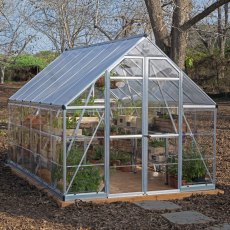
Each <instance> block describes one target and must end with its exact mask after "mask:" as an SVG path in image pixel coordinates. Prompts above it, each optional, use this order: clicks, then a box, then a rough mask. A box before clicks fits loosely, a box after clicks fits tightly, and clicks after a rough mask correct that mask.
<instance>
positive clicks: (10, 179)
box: [0, 106, 230, 230]
mask: <svg viewBox="0 0 230 230" xmlns="http://www.w3.org/2000/svg"><path fill="white" fill-rule="evenodd" d="M4 113H5V112H4ZM218 113H219V117H220V119H219V120H218V125H217V181H218V183H219V184H221V186H220V188H221V189H223V190H224V191H225V194H223V195H215V196H208V195H206V196H194V197H190V198H185V199H184V200H176V201H174V202H175V203H177V204H179V205H180V206H182V210H196V211H199V212H201V213H202V214H204V215H207V216H209V217H212V218H214V219H215V222H214V223H210V224H200V225H195V226H194V225H182V226H180V225H175V224H172V223H170V222H168V221H167V220H165V219H164V218H163V217H162V216H161V214H162V213H163V212H164V211H150V210H144V209H142V208H141V207H138V206H136V205H134V204H132V203H127V202H115V203H111V204H94V203H86V202H82V201H80V200H76V202H75V204H74V205H71V206H69V207H67V208H63V209H61V208H59V207H57V205H56V203H54V202H53V201H52V200H51V199H49V198H48V197H47V196H46V194H45V193H44V192H43V191H42V190H38V189H36V188H35V187H34V186H31V185H29V184H28V183H27V182H25V181H23V180H22V179H20V178H18V177H16V176H15V175H13V174H12V173H11V170H10V168H9V167H7V166H5V165H4V161H5V158H6V149H7V134H6V130H0V230H2V229H4V230H11V229H17V230H21V229H23V230H26V229H44V230H45V229H47V230H48V229H50V230H51V229H52V230H53V229H60V230H62V229H65V230H68V229H159V230H161V229H183V230H186V229H205V228H206V227H207V226H209V225H210V226H211V225H214V224H219V223H226V222H227V223H230V172H229V170H230V167H229V166H230V153H229V149H230V124H229V120H228V119H225V117H228V116H230V106H224V107H221V108H220V109H219V112H218ZM221 117H222V118H221ZM227 185H229V186H227Z"/></svg>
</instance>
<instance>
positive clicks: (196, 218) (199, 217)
mask: <svg viewBox="0 0 230 230" xmlns="http://www.w3.org/2000/svg"><path fill="white" fill-rule="evenodd" d="M162 216H163V217H165V218H166V219H168V220H169V221H170V222H172V223H174V224H205V223H208V222H210V221H214V219H212V218H209V217H207V216H205V215H203V214H201V213H199V212H195V211H183V212H172V213H165V214H162Z"/></svg>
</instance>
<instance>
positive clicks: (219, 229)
mask: <svg viewBox="0 0 230 230" xmlns="http://www.w3.org/2000/svg"><path fill="white" fill-rule="evenodd" d="M207 230H230V224H228V223H224V224H219V225H214V226H212V227H208V228H207Z"/></svg>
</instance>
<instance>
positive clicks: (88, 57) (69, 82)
mask: <svg viewBox="0 0 230 230" xmlns="http://www.w3.org/2000/svg"><path fill="white" fill-rule="evenodd" d="M143 39H145V37H144V36H143V35H141V36H136V37H132V38H128V39H123V40H117V41H114V42H107V43H101V44H98V45H92V46H88V47H79V48H76V49H72V50H68V51H65V52H64V53H63V54H61V55H60V56H59V57H58V58H57V59H56V60H55V61H54V62H52V63H51V64H50V65H49V66H48V67H46V68H45V69H44V70H43V71H41V72H40V73H39V74H38V75H37V76H35V77H34V78H33V79H32V80H31V81H29V82H28V83H27V84H26V85H25V86H24V87H22V88H21V89H20V90H19V91H18V92H16V93H15V94H14V95H13V96H12V97H10V100H16V101H27V102H35V103H36V102H37V103H44V104H54V105H67V104H68V103H69V102H70V101H71V100H73V99H74V98H75V97H76V96H77V95H79V94H80V93H81V92H82V91H83V90H84V89H86V88H87V87H88V86H89V85H90V84H92V83H93V82H94V81H96V79H97V78H99V77H100V76H101V75H102V74H103V73H104V72H105V70H106V69H108V68H110V67H111V66H113V65H114V64H115V63H116V62H117V61H118V60H120V59H122V58H123V56H124V55H125V54H126V53H127V52H129V51H130V50H131V49H132V48H133V47H135V46H136V45H137V44H139V42H141V41H142V40H143Z"/></svg>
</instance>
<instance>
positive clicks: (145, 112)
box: [142, 57, 149, 194]
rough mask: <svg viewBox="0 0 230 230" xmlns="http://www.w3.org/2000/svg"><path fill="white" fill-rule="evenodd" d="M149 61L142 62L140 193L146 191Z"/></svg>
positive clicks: (145, 59) (146, 59)
mask: <svg viewBox="0 0 230 230" xmlns="http://www.w3.org/2000/svg"><path fill="white" fill-rule="evenodd" d="M148 62H149V59H148V58H146V57H145V58H144V62H143V88H142V95H143V97H142V191H143V193H144V194H146V193H147V190H148V173H147V171H148V69H149V68H148V67H149V63H148Z"/></svg>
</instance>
